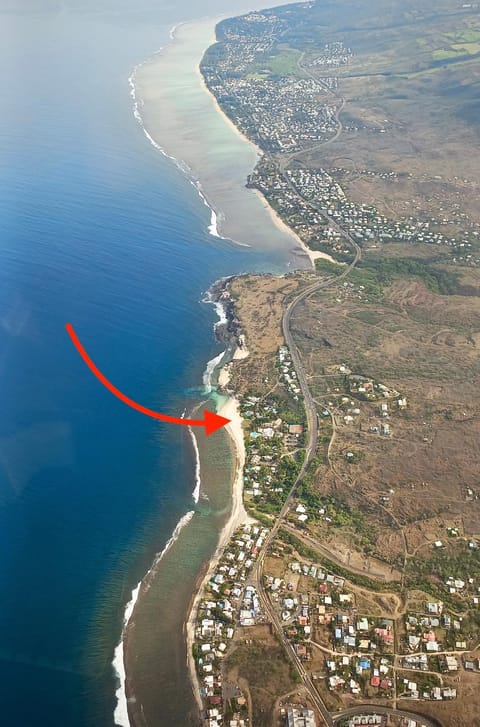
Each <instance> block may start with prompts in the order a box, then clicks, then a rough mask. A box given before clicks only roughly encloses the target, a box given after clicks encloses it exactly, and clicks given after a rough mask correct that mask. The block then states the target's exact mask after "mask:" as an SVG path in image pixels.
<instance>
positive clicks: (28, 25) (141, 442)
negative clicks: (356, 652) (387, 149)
mask: <svg viewBox="0 0 480 727" xmlns="http://www.w3.org/2000/svg"><path fill="white" fill-rule="evenodd" d="M228 6H229V3H225V2H220V1H218V2H214V1H213V0H212V1H211V2H205V3H203V4H202V9H201V14H210V13H212V14H213V13H218V12H219V10H220V9H221V10H222V11H229V10H230V8H229V7H228ZM231 9H232V14H235V13H236V12H238V11H239V10H241V9H243V10H244V9H246V7H244V8H241V4H240V3H231ZM198 14H200V10H199V8H198V5H197V4H195V3H194V2H193V0H190V3H189V2H181V1H180V2H176V3H170V2H168V0H159V2H153V1H151V0H148V1H147V0H143V1H137V2H135V3H133V2H126V0H115V2H114V1H113V0H95V2H94V1H93V0H90V1H86V0H64V1H63V2H60V1H59V2H56V1H55V0H51V1H49V0H38V1H36V2H34V1H33V0H24V1H23V2H18V1H17V2H14V1H13V0H11V1H10V0H0V20H1V23H0V103H1V108H2V114H1V116H0V160H1V164H0V351H1V359H0V391H1V406H0V707H1V712H2V723H4V724H11V725H16V726H17V727H44V726H45V725H48V726H49V727H57V725H58V727H66V726H70V725H71V726H72V727H89V726H90V725H92V727H94V726H95V727H103V726H104V725H105V726H109V727H111V726H113V724H114V713H115V708H116V706H117V696H116V694H115V692H116V690H117V689H118V686H119V685H118V678H117V676H116V674H115V670H114V668H113V666H112V660H113V658H114V650H115V648H116V647H117V646H118V643H119V640H120V636H121V632H122V625H123V621H124V616H125V606H126V604H127V602H128V601H130V600H131V598H132V595H131V594H132V590H134V589H135V588H136V587H137V584H138V583H139V582H140V580H141V579H142V578H143V576H144V575H145V573H146V572H147V571H148V570H149V568H150V567H151V566H152V562H154V560H155V554H158V553H161V552H162V550H163V549H164V548H165V545H166V544H167V542H168V541H169V539H170V538H171V537H172V533H174V530H175V528H176V527H177V528H178V524H179V522H182V520H181V519H182V518H184V519H185V518H187V519H188V518H192V517H193V516H188V513H190V512H193V511H196V514H198V517H197V521H198V532H197V535H196V536H195V537H197V536H198V538H201V537H203V538H204V541H202V542H204V545H203V546H201V545H200V544H199V543H197V544H196V546H195V550H194V551H193V550H192V548H193V547H194V546H193V544H192V541H190V545H188V543H185V544H184V545H183V546H182V547H183V549H184V550H183V554H182V556H181V558H180V560H178V561H177V562H176V563H173V564H171V572H170V576H168V577H171V574H172V573H173V574H174V575H175V574H176V576H175V577H173V576H172V578H173V580H172V584H171V588H172V594H173V593H175V587H176V585H175V584H177V585H178V581H181V580H182V574H181V572H179V569H180V568H185V569H187V570H188V571H189V574H190V578H191V579H192V578H194V576H195V573H196V571H197V570H198V568H199V565H200V564H201V560H202V558H203V557H204V556H205V554H208V552H210V551H211V549H212V548H213V547H214V545H215V532H213V531H212V529H211V523H212V522H213V521H212V517H213V515H214V519H215V518H216V520H215V522H217V521H218V522H220V521H221V519H222V517H224V514H225V513H224V510H225V502H226V500H227V499H228V474H229V468H231V460H229V458H228V454H227V455H226V454H225V452H226V450H227V449H228V443H227V441H226V439H227V438H226V436H224V435H219V438H218V439H217V443H216V445H215V447H213V449H212V453H211V457H212V458H213V460H212V461H213V466H212V471H213V472H218V473H219V474H218V476H219V478H220V480H221V483H220V485H218V483H217V485H218V487H217V485H216V484H215V483H213V484H212V483H211V484H210V485H209V487H210V489H211V492H210V495H211V497H210V499H209V500H205V501H204V502H202V498H201V497H200V499H199V500H198V503H196V502H195V499H197V498H195V497H194V495H197V496H198V494H199V493H198V492H195V488H196V487H197V486H198V472H197V476H196V465H197V463H196V457H195V451H194V448H193V447H192V441H191V438H190V436H189V434H188V431H185V430H184V428H183V427H182V428H180V427H173V426H166V425H164V424H161V423H159V422H156V421H154V420H151V419H148V418H147V417H144V416H142V415H140V414H138V413H137V412H134V411H132V410H131V409H129V408H127V407H125V406H124V405H123V404H121V403H120V402H119V401H118V400H116V399H115V398H114V397H112V396H111V395H110V394H109V393H108V392H107V391H106V390H105V389H104V388H103V387H102V386H101V385H100V384H99V382H98V381H97V380H96V379H95V378H94V377H93V376H92V375H91V374H90V372H89V371H88V370H87V369H86V367H85V365H84V364H83V362H82V361H81V360H80V358H79V356H78V354H77V353H76V352H75V350H74V348H73V346H72V343H71V341H70V340H69V338H68V336H67V334H66V332H65V329H64V326H65V323H67V322H70V323H72V324H73V326H74V327H75V330H76V332H77V334H78V335H79V337H80V339H81V341H82V343H83V345H84V346H85V348H86V350H87V351H88V352H89V354H90V355H91V357H92V358H93V360H94V361H95V363H96V364H97V365H98V367H99V368H100V369H101V370H102V371H103V372H104V373H105V375H106V376H107V377H108V378H109V379H110V380H111V381H112V382H113V383H114V384H115V385H116V386H117V387H118V388H119V389H121V390H122V391H124V392H125V393H126V394H127V395H129V396H130V397H131V398H133V399H135V400H137V401H139V402H140V403H142V404H144V405H145V406H149V407H151V408H158V409H159V410H161V411H164V412H166V413H169V414H173V415H179V414H180V413H181V412H182V411H183V410H184V409H185V408H186V407H187V408H188V407H189V406H191V404H192V402H194V401H196V400H197V399H198V398H199V396H200V394H201V387H202V382H203V377H204V374H205V369H206V365H207V362H208V361H211V360H212V359H213V358H215V357H216V356H218V355H219V354H220V353H221V350H222V349H221V348H220V347H219V344H217V343H216V341H215V338H214V335H213V325H214V322H215V321H216V320H217V314H216V311H215V308H214V307H213V306H212V305H207V304H205V303H202V302H201V301H202V298H203V297H204V294H205V291H206V290H207V289H208V287H209V286H210V284H211V283H212V282H213V281H214V280H215V279H218V278H219V277H221V276H224V275H230V274H233V273H236V272H241V271H245V270H269V269H274V268H276V269H278V268H279V267H281V266H282V265H284V264H285V263H284V261H282V262H281V263H279V261H278V260H277V259H276V258H275V255H274V254H273V253H272V252H270V253H267V252H256V251H254V250H253V249H248V248H244V247H239V246H237V245H235V244H233V243H231V242H228V241H224V240H221V239H219V238H218V237H216V236H215V235H212V234H210V232H212V231H214V230H212V228H211V227H210V232H209V226H211V225H212V223H214V218H212V213H211V210H210V209H209V208H208V207H207V206H206V205H205V203H204V201H203V200H202V199H201V198H200V196H199V194H198V191H197V190H196V189H195V187H194V185H192V183H191V181H190V180H189V179H188V177H187V176H185V175H184V174H182V173H181V171H180V170H179V169H178V168H177V167H176V165H175V164H174V163H173V162H172V161H171V160H169V159H167V158H166V157H164V156H162V155H161V154H160V153H159V151H158V150H157V149H156V148H155V147H154V146H153V145H152V144H150V143H149V142H148V140H147V138H146V136H145V134H144V131H143V129H142V127H141V125H140V124H139V123H138V120H137V119H136V118H135V116H134V113H133V106H132V98H131V95H130V91H131V88H130V87H129V84H128V79H129V77H130V76H131V73H132V69H133V68H134V67H135V66H136V65H138V64H139V63H141V62H142V61H143V60H144V59H145V58H147V57H148V56H150V55H151V54H153V53H154V52H155V51H156V50H158V48H159V47H160V46H162V45H163V44H165V43H167V42H168V40H169V32H170V29H171V27H172V25H174V24H175V23H177V22H179V21H182V20H185V19H188V18H190V17H194V16H195V15H198ZM206 383H207V389H208V384H209V382H208V380H207V381H206ZM215 462H216V464H215ZM222 467H223V468H224V469H223V470H222ZM215 488H217V489H215ZM218 488H220V489H218ZM222 488H223V489H222ZM220 491H221V495H218V492H220ZM216 493H217V494H216ZM207 494H208V493H207ZM217 495H218V497H219V501H218V503H216V501H215V497H217ZM212 513H213V515H212ZM209 518H210V520H209ZM194 521H195V517H193V520H192V523H193V522H194ZM183 522H186V520H184V521H183ZM202 522H203V523H204V525H203V526H202ZM177 532H178V531H177ZM202 533H203V536H202ZM189 548H190V550H189ZM209 549H210V550H209ZM187 581H188V579H186V581H185V582H187ZM164 595H165V592H164ZM167 595H168V594H167ZM181 597H182V598H184V599H185V598H187V594H186V593H184V594H183V596H181ZM179 598H180V596H179ZM179 602H180V601H178V602H176V603H173V604H172V602H171V600H168V599H167V602H166V603H165V605H164V606H163V608H164V612H162V610H161V608H162V605H161V602H159V603H160V605H159V606H158V611H157V618H158V619H159V620H163V619H164V618H165V623H167V622H168V613H169V611H177V610H178V603H179ZM147 606H148V604H147ZM148 607H150V606H148ZM168 646H169V645H168V644H165V647H166V649H167V652H168ZM175 648H176V649H177V651H176V654H177V656H176V657H175V658H177V660H178V658H179V657H178V648H179V647H178V645H177V646H176V647H175ZM157 655H158V658H159V659H162V658H163V656H162V653H160V654H158V652H157ZM165 658H167V657H165ZM177 666H178V669H179V670H180V672H181V669H182V668H183V669H184V665H182V664H180V663H179V664H178V665H177ZM175 668H176V667H175V666H174V667H172V665H171V664H167V671H169V672H170V683H169V685H167V684H165V685H164V686H165V689H166V690H167V692H166V693H167V694H168V695H169V696H168V700H169V701H170V702H171V701H172V700H175V698H176V693H175V688H176V684H177V682H176V677H173V678H172V669H173V671H175ZM180 672H178V673H180ZM178 686H179V690H180V692H181V694H182V695H185V699H188V696H187V692H188V686H185V684H184V683H182V685H178ZM180 686H181V688H180ZM182 690H183V691H182ZM180 692H179V693H180ZM117 715H118V712H117ZM162 719H163V722H162ZM170 719H171V718H170V717H168V720H170ZM185 719H186V718H182V717H181V716H180V718H179V721H178V722H177V723H178V724H179V725H181V724H188V722H186V721H184V720H185ZM171 723H172V722H171V721H167V717H164V718H161V717H159V719H158V724H159V725H160V724H171Z"/></svg>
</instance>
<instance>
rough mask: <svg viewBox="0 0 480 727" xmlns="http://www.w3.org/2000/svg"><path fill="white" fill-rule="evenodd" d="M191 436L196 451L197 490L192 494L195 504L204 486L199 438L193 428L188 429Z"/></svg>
mask: <svg viewBox="0 0 480 727" xmlns="http://www.w3.org/2000/svg"><path fill="white" fill-rule="evenodd" d="M188 431H189V432H190V436H191V438H192V444H193V449H194V451H195V488H194V490H193V492H192V498H193V501H194V503H195V504H197V502H198V501H199V499H200V486H201V484H202V478H201V476H200V452H199V451H198V444H197V438H196V436H195V434H194V433H193V430H192V427H188Z"/></svg>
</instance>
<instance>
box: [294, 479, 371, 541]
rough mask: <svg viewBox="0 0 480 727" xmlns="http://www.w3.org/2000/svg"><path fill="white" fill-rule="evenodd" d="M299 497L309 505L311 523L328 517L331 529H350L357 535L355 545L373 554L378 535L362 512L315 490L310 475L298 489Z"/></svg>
mask: <svg viewBox="0 0 480 727" xmlns="http://www.w3.org/2000/svg"><path fill="white" fill-rule="evenodd" d="M298 497H299V499H300V500H301V501H302V502H304V503H305V504H306V505H307V507H308V509H309V516H310V520H311V521H315V520H325V518H326V517H328V518H329V520H330V522H329V526H330V527H333V528H342V529H346V528H347V529H349V530H350V531H351V532H352V533H353V534H354V535H355V538H354V540H355V543H356V544H357V545H358V546H359V547H360V548H361V549H362V550H363V551H365V552H372V550H373V546H374V545H375V542H376V539H377V533H376V531H375V528H372V525H371V523H368V522H367V520H366V518H365V517H364V515H363V513H361V512H360V510H358V509H357V508H355V507H350V506H349V505H347V504H346V503H345V502H341V500H339V499H337V498H336V497H334V496H333V495H322V494H320V493H319V492H318V491H316V490H315V486H314V484H313V482H312V476H311V475H309V474H307V475H305V477H304V479H303V481H302V483H301V484H300V485H299V487H298ZM320 510H323V513H322V514H320V513H319V511H320ZM327 522H328V521H327Z"/></svg>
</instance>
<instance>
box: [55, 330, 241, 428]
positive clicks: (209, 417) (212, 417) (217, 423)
mask: <svg viewBox="0 0 480 727" xmlns="http://www.w3.org/2000/svg"><path fill="white" fill-rule="evenodd" d="M65 328H66V329H67V333H68V335H69V336H70V338H71V339H72V341H73V345H74V346H75V348H76V349H77V351H78V353H79V354H80V356H81V357H82V358H83V360H84V361H85V363H86V364H87V366H88V368H89V369H90V371H91V372H92V373H93V374H94V375H95V376H96V377H97V379H98V380H99V381H101V382H102V384H103V385H104V386H105V387H106V388H107V389H108V390H109V391H110V392H111V393H112V394H113V395H114V396H116V397H118V398H119V399H120V401H123V403H124V404H127V406H131V407H132V409H136V410H137V411H140V412H142V414H146V415H147V417H153V419H161V420H162V421H163V422H170V424H181V425H183V426H188V427H205V434H206V435H207V437H208V436H209V435H210V434H213V432H216V431H217V429H221V428H222V427H224V426H225V424H228V423H229V422H230V421H231V420H230V419H226V418H225V417H221V416H219V414H214V413H213V412H212V411H207V410H206V409H205V411H204V412H203V419H183V418H182V417H170V416H168V415H167V414H160V412H158V411H154V410H153V409H147V407H145V406H142V405H141V404H137V402H136V401H133V399H129V397H128V396H125V394H122V392H121V391H119V390H118V389H117V388H116V387H115V386H114V385H113V384H112V383H110V381H109V380H108V379H107V378H106V377H105V376H104V375H103V374H102V372H101V371H100V370H99V369H98V368H97V367H96V366H95V364H94V363H93V361H92V359H91V358H90V356H89V355H88V353H87V352H86V351H85V349H84V348H83V346H82V344H81V343H80V340H79V338H78V336H77V334H76V333H75V331H74V329H73V326H72V324H71V323H67V324H66V325H65Z"/></svg>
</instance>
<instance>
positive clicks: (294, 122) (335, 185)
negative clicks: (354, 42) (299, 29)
mask: <svg viewBox="0 0 480 727" xmlns="http://www.w3.org/2000/svg"><path fill="white" fill-rule="evenodd" d="M257 16H258V17H257ZM260 18H261V19H260ZM286 31H288V19H287V18H286V17H285V16H283V17H279V16H278V15H277V14H276V13H275V12H273V11H265V12H264V13H257V14H255V18H252V14H248V15H245V16H243V17H240V18H235V19H233V20H229V21H227V22H225V23H222V24H220V26H219V40H220V41H221V42H220V43H219V44H217V45H216V46H215V51H214V52H213V51H212V52H211V53H208V52H207V54H206V56H205V58H204V60H203V62H202V66H201V68H202V73H203V75H204V78H205V81H206V83H207V86H208V87H209V89H210V91H211V92H212V93H213V94H214V95H215V97H216V98H217V100H218V102H219V104H220V106H222V108H223V109H224V111H225V112H226V114H227V115H228V116H229V117H230V118H231V119H232V121H233V122H234V124H235V125H236V126H237V127H238V128H239V129H241V130H242V131H243V133H245V134H246V135H247V136H248V137H249V138H250V139H251V140H252V141H254V142H255V143H256V144H257V145H258V146H259V147H260V148H261V149H262V151H264V152H266V153H265V154H264V156H263V157H262V158H261V159H260V160H259V162H258V163H257V166H256V168H255V170H254V172H253V173H252V174H251V175H250V177H249V180H248V186H251V187H255V188H256V189H258V190H259V191H260V192H261V193H262V194H263V195H264V196H265V197H266V199H267V200H268V202H269V204H270V205H271V206H272V207H273V208H274V209H275V210H276V211H277V212H278V214H279V215H280V216H281V217H282V219H283V220H284V221H285V222H286V223H287V224H288V225H289V226H290V227H291V228H292V229H293V230H294V231H295V232H296V234H297V235H298V236H299V237H300V238H301V239H302V241H303V242H304V243H305V244H307V245H308V246H309V247H310V248H311V249H314V250H321V251H323V252H327V253H329V254H331V255H332V256H333V257H334V258H335V259H338V260H340V261H345V260H347V261H350V260H351V259H352V258H353V247H352V242H356V244H358V245H361V246H365V245H367V244H368V245H370V246H372V247H376V246H377V245H378V244H387V243H389V242H402V243H411V244H415V243H424V244H429V245H442V246H443V247H446V249H447V250H448V252H449V254H450V259H451V262H453V263H455V264H459V265H477V264H478V263H480V258H479V257H478V253H475V247H476V246H477V243H478V236H479V234H480V226H479V225H478V224H477V223H475V222H472V221H470V220H469V218H468V216H467V215H466V214H465V213H464V212H461V210H460V209H458V210H457V214H456V217H455V220H452V221H454V222H455V224H456V225H457V231H456V232H457V234H456V235H455V236H454V235H452V234H451V233H450V232H449V231H448V229H447V228H446V227H445V225H446V223H447V222H448V220H445V219H443V218H442V219H437V218H435V217H433V216H431V215H429V216H424V217H422V218H421V219H420V218H418V219H417V218H414V217H413V216H411V215H409V216H405V217H402V218H401V219H389V218H388V217H387V216H386V215H384V214H382V213H381V212H379V211H378V210H377V209H376V208H375V207H374V206H373V205H368V204H358V203H356V202H354V201H352V200H349V199H348V197H347V195H346V193H345V190H344V189H343V187H342V184H341V182H342V180H344V179H345V180H346V181H347V182H348V178H349V175H350V174H352V170H351V169H344V168H342V167H332V168H329V169H325V168H314V169H312V168H307V167H304V168H295V169H287V170H286V171H285V172H283V171H281V169H280V167H279V166H278V165H277V163H276V162H275V161H274V158H277V157H278V156H281V155H289V154H294V153H297V152H299V151H301V150H305V149H311V148H314V147H316V146H318V145H320V144H321V143H325V142H328V141H329V140H330V139H332V138H334V137H335V135H336V134H337V133H338V130H339V128H341V127H340V125H339V120H338V115H339V113H340V111H341V109H342V105H343V100H342V99H341V97H340V96H339V94H338V93H337V88H338V78H337V77H336V76H335V75H334V73H335V69H338V68H341V67H344V66H346V65H348V63H349V62H350V61H351V58H352V55H353V53H352V50H351V49H350V48H347V47H345V46H344V44H343V42H341V41H339V42H334V43H326V44H325V45H324V47H323V48H321V49H320V48H319V49H318V53H317V54H316V55H313V56H309V54H307V58H306V59H303V56H302V58H300V53H299V56H298V59H297V61H296V63H295V62H294V61H295V59H294V58H293V55H290V56H288V53H287V54H286V56H285V57H284V56H283V55H282V52H280V50H279V48H278V46H277V43H278V39H279V38H280V37H282V34H283V33H285V32H286ZM290 52H291V51H290ZM275 53H278V54H279V56H278V57H279V59H280V60H279V61H278V63H277V64H276V63H275V61H273V65H272V58H274V59H275V58H276V57H277V56H276V55H275ZM343 128H344V129H345V130H348V129H350V128H351V130H352V131H358V129H357V128H356V127H349V126H348V124H347V125H346V126H344V127H343ZM370 131H371V132H372V133H386V129H384V128H382V127H379V128H374V129H371V130H370ZM355 174H358V175H362V176H364V177H372V176H378V177H381V178H382V179H384V181H386V182H388V183H391V184H395V183H396V182H398V175H396V174H395V172H382V171H381V170H370V169H355Z"/></svg>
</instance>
